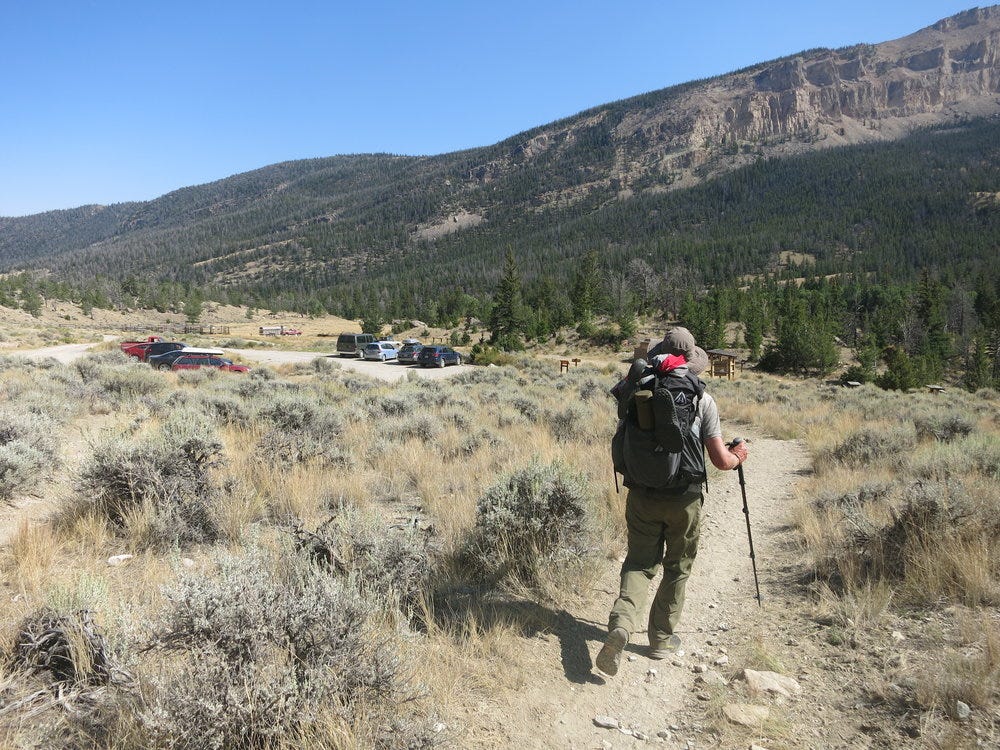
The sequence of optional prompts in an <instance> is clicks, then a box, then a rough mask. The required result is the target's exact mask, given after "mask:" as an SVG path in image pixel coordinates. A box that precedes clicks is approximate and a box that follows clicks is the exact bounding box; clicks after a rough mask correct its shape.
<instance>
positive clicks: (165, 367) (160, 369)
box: [156, 365, 170, 372]
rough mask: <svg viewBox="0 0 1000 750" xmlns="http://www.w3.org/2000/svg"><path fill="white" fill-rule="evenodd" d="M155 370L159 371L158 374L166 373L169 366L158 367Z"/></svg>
mask: <svg viewBox="0 0 1000 750" xmlns="http://www.w3.org/2000/svg"><path fill="white" fill-rule="evenodd" d="M156 369H157V370H159V371H160V372H166V371H167V370H169V369H170V365H160V366H159V367H157V368H156Z"/></svg>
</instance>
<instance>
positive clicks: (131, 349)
mask: <svg viewBox="0 0 1000 750" xmlns="http://www.w3.org/2000/svg"><path fill="white" fill-rule="evenodd" d="M157 341H163V339H162V338H160V337H159V336H150V337H149V338H148V339H146V340H145V341H123V342H122V343H121V344H120V346H121V348H122V351H123V352H125V355H126V356H129V357H133V358H135V359H138V360H140V361H145V359H146V350H147V349H148V348H149V345H150V344H154V343H156V342H157Z"/></svg>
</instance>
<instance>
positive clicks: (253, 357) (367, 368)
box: [226, 349, 468, 381]
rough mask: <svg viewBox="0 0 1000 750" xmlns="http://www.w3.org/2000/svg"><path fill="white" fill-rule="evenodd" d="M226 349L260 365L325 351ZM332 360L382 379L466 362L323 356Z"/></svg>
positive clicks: (443, 373) (440, 372)
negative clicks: (440, 364) (411, 362)
mask: <svg viewBox="0 0 1000 750" xmlns="http://www.w3.org/2000/svg"><path fill="white" fill-rule="evenodd" d="M226 351H227V352H232V353H233V354H239V355H240V356H241V357H243V359H245V360H247V361H248V362H259V363H260V364H263V365H282V364H288V363H294V362H312V361H313V360H314V359H316V358H317V357H322V356H325V355H322V354H317V353H316V352H284V351H263V350H261V349H227V350H226ZM327 359H330V360H331V361H333V362H337V363H338V364H339V365H340V366H341V367H343V368H344V369H345V370H354V371H356V372H362V373H364V374H365V375H370V376H371V377H373V378H380V379H382V380H390V381H394V380H399V379H400V378H405V377H406V373H408V372H413V373H415V374H416V375H418V376H419V377H421V378H431V379H433V378H448V377H451V376H452V375H457V374H458V373H460V372H465V370H467V369H468V365H464V364H463V365H451V366H449V367H443V368H437V367H420V366H418V365H401V364H399V363H398V362H396V361H389V362H370V361H365V360H363V359H357V358H356V357H340V356H331V357H327Z"/></svg>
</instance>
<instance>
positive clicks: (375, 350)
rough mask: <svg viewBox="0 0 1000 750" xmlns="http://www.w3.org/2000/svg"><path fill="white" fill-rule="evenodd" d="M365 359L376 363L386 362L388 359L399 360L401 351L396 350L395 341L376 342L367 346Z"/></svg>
mask: <svg viewBox="0 0 1000 750" xmlns="http://www.w3.org/2000/svg"><path fill="white" fill-rule="evenodd" d="M363 356H364V358H365V359H370V360H374V361H376V362H385V361H386V360H387V359H397V358H398V357H399V349H397V348H396V342H395V341H374V342H372V343H371V344H368V345H367V346H365V350H364V355H363Z"/></svg>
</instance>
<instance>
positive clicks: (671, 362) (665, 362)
mask: <svg viewBox="0 0 1000 750" xmlns="http://www.w3.org/2000/svg"><path fill="white" fill-rule="evenodd" d="M661 356H662V357H663V359H662V360H660V357H657V358H656V359H657V360H660V361H658V362H657V363H656V371H657V372H659V373H665V372H670V371H671V370H675V369H677V368H678V367H684V366H685V365H686V364H687V360H686V359H684V357H683V356H682V355H680V354H666V355H661Z"/></svg>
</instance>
